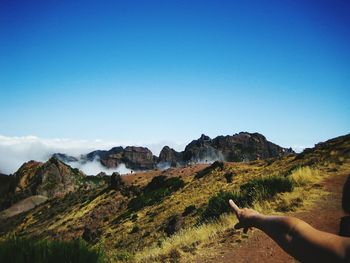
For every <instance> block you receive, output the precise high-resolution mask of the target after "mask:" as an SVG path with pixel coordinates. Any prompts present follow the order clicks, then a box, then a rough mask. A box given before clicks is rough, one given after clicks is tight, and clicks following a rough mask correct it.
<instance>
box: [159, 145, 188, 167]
mask: <svg viewBox="0 0 350 263" xmlns="http://www.w3.org/2000/svg"><path fill="white" fill-rule="evenodd" d="M158 163H159V164H164V165H168V166H172V167H176V166H180V165H182V164H183V163H184V162H183V153H182V152H177V151H175V150H174V149H172V148H170V147H169V146H164V147H163V149H162V150H161V152H160V154H159V158H158Z"/></svg>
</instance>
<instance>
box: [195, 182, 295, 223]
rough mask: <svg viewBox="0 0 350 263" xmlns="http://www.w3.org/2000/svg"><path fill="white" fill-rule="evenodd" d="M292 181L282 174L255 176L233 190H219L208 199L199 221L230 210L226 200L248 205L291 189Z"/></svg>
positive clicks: (242, 205) (244, 205) (213, 217)
mask: <svg viewBox="0 0 350 263" xmlns="http://www.w3.org/2000/svg"><path fill="white" fill-rule="evenodd" d="M293 187H294V186H293V181H292V180H291V179H290V178H286V177H282V176H268V177H263V178H255V179H252V180H250V181H249V182H247V183H245V184H242V185H241V186H240V189H239V190H235V191H233V192H223V191H220V192H219V193H218V194H216V195H215V196H213V197H211V198H210V199H209V202H208V205H207V207H206V209H205V210H204V212H203V213H202V215H201V221H207V220H212V219H217V218H219V216H220V215H221V214H223V213H228V212H229V211H230V209H229V206H228V205H227V204H228V200H229V199H232V200H235V202H236V203H237V204H238V205H239V206H241V207H250V206H252V205H253V203H254V202H259V201H264V200H267V199H270V198H272V197H274V196H275V195H276V194H277V193H283V192H291V191H293Z"/></svg>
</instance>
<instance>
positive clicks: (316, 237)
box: [229, 200, 350, 262]
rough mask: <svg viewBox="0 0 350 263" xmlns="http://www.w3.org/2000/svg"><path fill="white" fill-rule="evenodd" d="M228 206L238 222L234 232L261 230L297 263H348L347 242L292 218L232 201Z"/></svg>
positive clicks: (342, 238) (349, 246)
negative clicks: (273, 214)
mask: <svg viewBox="0 0 350 263" xmlns="http://www.w3.org/2000/svg"><path fill="white" fill-rule="evenodd" d="M229 204H230V206H231V208H232V210H233V212H234V213H235V214H236V216H237V219H238V221H239V222H238V223H237V224H236V225H235V228H237V229H239V228H243V229H244V232H247V231H248V229H249V228H251V227H255V228H258V229H260V230H262V231H263V232H265V233H266V234H267V235H268V236H269V237H271V238H272V239H273V240H274V241H275V242H276V243H277V244H278V245H279V246H280V247H281V248H282V249H283V250H284V251H286V252H287V253H288V254H290V255H291V256H293V257H294V258H296V259H297V260H300V261H301V262H350V238H346V237H341V236H337V235H334V234H330V233H327V232H323V231H319V230H317V229H315V228H313V227H312V226H310V225H309V224H307V223H306V222H304V221H302V220H300V219H298V218H295V217H288V216H268V215H262V214H260V213H258V212H257V211H255V210H253V209H249V208H243V209H241V208H239V207H238V206H237V205H236V204H235V203H234V202H233V201H232V200H230V201H229Z"/></svg>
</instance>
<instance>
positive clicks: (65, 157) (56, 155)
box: [52, 153, 79, 163]
mask: <svg viewBox="0 0 350 263" xmlns="http://www.w3.org/2000/svg"><path fill="white" fill-rule="evenodd" d="M52 157H53V158H56V159H57V160H60V161H61V162H64V163H71V162H77V161H79V160H78V158H76V157H74V156H71V155H67V154H64V153H54V154H53V155H52Z"/></svg>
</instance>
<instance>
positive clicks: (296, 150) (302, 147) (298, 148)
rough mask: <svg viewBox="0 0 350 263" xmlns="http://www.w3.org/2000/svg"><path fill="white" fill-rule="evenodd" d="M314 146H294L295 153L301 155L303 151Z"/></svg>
mask: <svg viewBox="0 0 350 263" xmlns="http://www.w3.org/2000/svg"><path fill="white" fill-rule="evenodd" d="M312 147H313V146H305V145H294V146H292V149H293V151H295V152H296V153H301V152H302V151H304V149H306V148H312Z"/></svg>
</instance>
